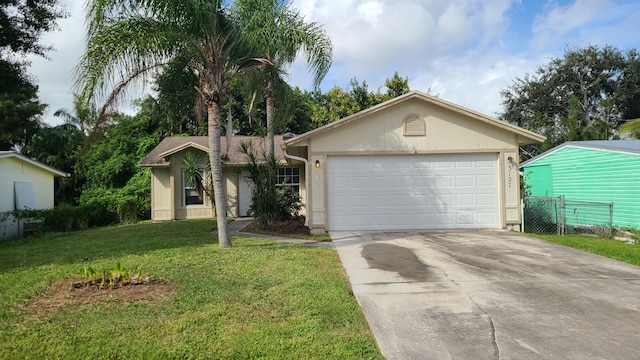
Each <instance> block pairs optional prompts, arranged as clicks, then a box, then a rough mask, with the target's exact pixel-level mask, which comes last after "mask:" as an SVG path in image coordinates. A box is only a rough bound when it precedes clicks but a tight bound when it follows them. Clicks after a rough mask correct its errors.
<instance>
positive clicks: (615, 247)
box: [529, 234, 640, 266]
mask: <svg viewBox="0 0 640 360" xmlns="http://www.w3.org/2000/svg"><path fill="white" fill-rule="evenodd" d="M529 235H531V234H529ZM531 236H535V237H537V238H539V239H543V240H547V241H551V242H554V243H556V244H561V245H565V246H569V247H572V248H575V249H580V250H584V251H586V252H590V253H593V254H597V255H601V256H605V257H608V258H611V259H615V260H619V261H622V262H626V263H629V264H632V265H637V266H640V244H638V243H636V244H626V243H624V242H622V241H618V240H611V239H603V238H597V237H593V236H584V235H565V236H561V235H531Z"/></svg>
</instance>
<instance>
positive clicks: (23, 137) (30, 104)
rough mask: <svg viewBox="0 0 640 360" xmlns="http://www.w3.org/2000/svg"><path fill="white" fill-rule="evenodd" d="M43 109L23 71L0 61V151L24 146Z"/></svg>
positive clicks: (35, 129)
mask: <svg viewBox="0 0 640 360" xmlns="http://www.w3.org/2000/svg"><path fill="white" fill-rule="evenodd" d="M45 108H46V105H44V104H41V103H40V101H39V100H38V88H37V87H36V86H35V85H33V84H31V82H30V81H29V80H28V79H27V76H26V75H25V73H24V69H23V67H22V66H20V65H18V64H12V63H10V62H8V61H5V60H2V59H0V150H11V149H13V148H15V147H20V146H23V145H25V144H27V143H28V142H29V141H30V140H31V139H32V138H33V136H34V135H35V134H36V133H37V132H38V129H39V128H40V115H42V113H43V112H44V109H45Z"/></svg>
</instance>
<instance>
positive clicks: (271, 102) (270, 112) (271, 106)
mask: <svg viewBox="0 0 640 360" xmlns="http://www.w3.org/2000/svg"><path fill="white" fill-rule="evenodd" d="M266 102H267V150H268V151H269V154H273V153H274V152H275V143H274V139H273V137H274V132H273V128H274V124H273V118H274V116H275V108H276V106H275V99H274V96H273V94H272V93H271V92H267V98H266Z"/></svg>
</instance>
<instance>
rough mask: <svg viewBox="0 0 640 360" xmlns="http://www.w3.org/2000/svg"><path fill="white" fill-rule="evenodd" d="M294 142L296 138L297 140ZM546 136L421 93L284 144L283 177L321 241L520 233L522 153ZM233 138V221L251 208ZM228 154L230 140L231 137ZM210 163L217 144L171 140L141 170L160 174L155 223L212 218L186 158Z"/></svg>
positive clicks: (259, 144) (227, 176) (229, 159)
mask: <svg viewBox="0 0 640 360" xmlns="http://www.w3.org/2000/svg"><path fill="white" fill-rule="evenodd" d="M292 136H293V135H292ZM544 140H545V137H544V136H541V135H539V134H536V133H533V132H531V131H528V130H525V129H522V128H519V127H517V126H514V125H511V124H508V123H505V122H503V121H499V120H497V119H494V118H492V117H489V116H486V115H483V114H480V113H478V112H475V111H473V110H469V109H466V108H463V107H460V106H458V105H455V104H452V103H450V102H447V101H444V100H442V99H440V98H437V97H433V96H430V95H427V94H424V93H421V92H418V91H413V92H410V93H408V94H405V95H402V96H399V97H397V98H395V99H392V100H389V101H387V102H384V103H382V104H379V105H376V106H374V107H371V108H369V109H367V110H364V111H361V112H359V113H357V114H354V115H352V116H349V117H346V118H344V119H341V120H339V121H336V122H334V123H331V124H328V125H326V126H323V127H321V128H318V129H315V130H313V131H310V132H307V133H305V134H301V135H298V136H293V137H291V136H289V137H287V138H286V139H283V137H282V136H277V137H276V146H275V147H276V156H277V157H278V158H279V159H281V160H282V161H283V169H284V170H283V171H284V172H286V173H283V174H281V176H282V178H285V177H286V178H288V179H289V180H291V179H294V181H293V184H292V185H294V186H295V187H296V189H297V190H298V191H299V193H300V196H301V198H302V202H303V205H304V215H305V218H306V221H305V224H306V225H307V226H308V227H309V228H310V229H311V231H312V232H314V233H323V232H327V231H337V230H394V229H395V230H400V229H441V228H496V229H516V228H518V226H519V224H520V221H521V214H520V182H519V173H518V164H517V162H518V158H519V153H518V151H519V150H518V149H519V145H524V144H532V143H537V142H542V141H544ZM246 141H251V142H253V143H254V147H255V148H258V149H262V148H264V143H263V140H262V139H260V138H255V137H246V136H235V137H233V138H232V143H231V146H230V147H229V151H228V154H226V157H225V158H226V160H225V162H224V164H223V177H224V182H225V186H226V193H227V199H228V204H227V207H228V216H245V215H247V210H248V208H249V205H250V201H251V189H250V185H249V180H248V179H247V178H246V173H243V171H242V166H243V165H245V163H246V159H245V156H244V155H243V154H242V153H241V152H240V151H239V148H240V144H241V143H243V142H246ZM221 142H222V151H223V153H226V150H225V149H226V148H227V146H226V139H225V138H222V139H221ZM187 151H192V152H194V153H196V154H200V156H201V157H202V159H203V162H204V161H207V137H171V138H167V139H164V140H163V141H162V142H161V143H160V144H159V145H158V146H157V147H156V148H155V149H154V150H153V151H152V152H151V153H149V155H148V156H147V157H146V158H145V159H144V160H143V161H142V162H141V163H140V166H145V167H150V168H151V172H152V175H151V177H152V180H151V190H152V191H151V208H152V209H151V218H152V219H153V220H172V219H191V218H208V217H212V216H213V215H214V214H213V211H214V210H213V209H212V206H211V204H210V203H209V200H208V199H204V200H203V201H202V202H200V203H197V201H195V202H194V201H191V200H190V199H193V196H191V197H189V192H190V189H189V188H188V186H187V185H186V184H185V182H184V175H183V172H184V164H183V159H184V156H185V154H186V152H187Z"/></svg>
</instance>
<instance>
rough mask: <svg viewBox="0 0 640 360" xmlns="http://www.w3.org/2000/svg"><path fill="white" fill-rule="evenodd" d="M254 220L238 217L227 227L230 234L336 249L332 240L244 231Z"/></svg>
mask: <svg viewBox="0 0 640 360" xmlns="http://www.w3.org/2000/svg"><path fill="white" fill-rule="evenodd" d="M252 221H253V219H252V218H237V219H235V221H233V222H230V223H229V224H228V225H227V229H228V230H229V234H230V235H235V236H243V237H253V238H259V239H269V240H274V241H279V242H286V243H291V244H301V245H309V246H317V247H323V248H330V249H334V246H333V243H332V242H328V241H314V240H306V239H295V238H288V237H282V236H272V235H265V234H255V233H249V232H244V231H242V229H244V228H245V227H247V226H248V225H249V224H251V222H252Z"/></svg>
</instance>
